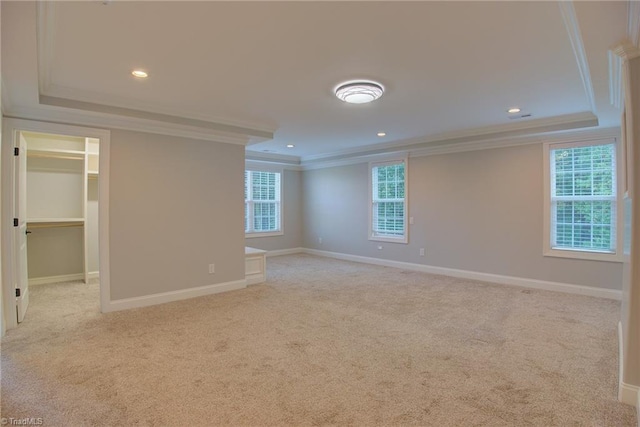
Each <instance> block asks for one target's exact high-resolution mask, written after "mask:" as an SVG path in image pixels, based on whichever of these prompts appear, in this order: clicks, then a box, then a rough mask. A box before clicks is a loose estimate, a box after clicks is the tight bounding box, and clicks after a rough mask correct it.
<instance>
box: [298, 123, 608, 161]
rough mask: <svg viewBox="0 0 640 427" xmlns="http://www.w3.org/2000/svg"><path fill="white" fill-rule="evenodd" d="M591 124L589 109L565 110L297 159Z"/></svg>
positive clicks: (334, 157) (324, 158)
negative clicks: (564, 113)
mask: <svg viewBox="0 0 640 427" xmlns="http://www.w3.org/2000/svg"><path fill="white" fill-rule="evenodd" d="M595 126H598V118H597V117H596V116H595V115H594V114H593V113H591V112H589V111H585V112H582V113H577V114H566V115H562V116H555V117H547V118H544V119H532V120H526V121H523V122H519V123H509V124H503V125H496V126H486V127H482V128H475V129H467V130H463V131H456V132H448V133H442V134H438V135H433V136H431V137H428V138H415V139H409V140H402V141H395V142H389V143H385V144H372V145H366V146H362V147H358V148H354V149H349V150H342V151H335V152H333V153H328V154H318V155H313V156H305V157H303V158H302V159H301V160H302V162H303V163H305V164H311V163H313V162H326V161H331V160H338V159H342V158H344V157H348V156H359V155H363V154H376V153H382V152H388V151H398V150H415V149H419V148H424V147H427V146H433V145H440V144H455V143H460V142H473V141H485V140H488V139H491V140H495V139H498V138H506V137H518V136H522V135H532V134H540V133H546V132H553V131H562V130H571V129H579V128H586V127H595Z"/></svg>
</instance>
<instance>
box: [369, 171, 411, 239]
mask: <svg viewBox="0 0 640 427" xmlns="http://www.w3.org/2000/svg"><path fill="white" fill-rule="evenodd" d="M405 163H406V162H405V161H396V162H388V163H381V164H375V163H374V164H372V165H371V183H372V188H371V195H372V197H371V237H372V238H376V237H378V238H390V239H399V240H405V241H406V234H407V230H406V214H407V212H406V192H405V190H406V188H405V187H406V181H405Z"/></svg>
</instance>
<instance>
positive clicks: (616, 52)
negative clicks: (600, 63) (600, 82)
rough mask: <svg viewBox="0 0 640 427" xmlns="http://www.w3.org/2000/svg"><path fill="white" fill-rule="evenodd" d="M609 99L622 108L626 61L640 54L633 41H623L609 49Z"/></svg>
mask: <svg viewBox="0 0 640 427" xmlns="http://www.w3.org/2000/svg"><path fill="white" fill-rule="evenodd" d="M608 54H609V100H610V101H611V105H613V106H614V107H616V108H619V109H622V107H623V104H624V85H623V84H622V80H623V78H622V72H623V69H624V62H625V61H629V60H631V59H634V58H637V57H639V56H640V49H638V47H637V46H635V45H634V44H633V43H631V42H628V41H626V42H623V43H620V44H619V45H617V46H616V47H614V48H612V49H609V52H608Z"/></svg>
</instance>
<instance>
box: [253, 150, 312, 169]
mask: <svg viewBox="0 0 640 427" xmlns="http://www.w3.org/2000/svg"><path fill="white" fill-rule="evenodd" d="M245 160H247V161H253V162H263V163H277V164H282V165H290V166H300V158H299V157H298V156H291V155H287V154H278V153H264V152H260V151H251V150H246V152H245Z"/></svg>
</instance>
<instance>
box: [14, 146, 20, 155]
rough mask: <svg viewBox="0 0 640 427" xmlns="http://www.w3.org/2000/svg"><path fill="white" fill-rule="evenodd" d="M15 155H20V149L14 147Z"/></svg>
mask: <svg viewBox="0 0 640 427" xmlns="http://www.w3.org/2000/svg"><path fill="white" fill-rule="evenodd" d="M13 155H14V156H19V155H20V147H13Z"/></svg>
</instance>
